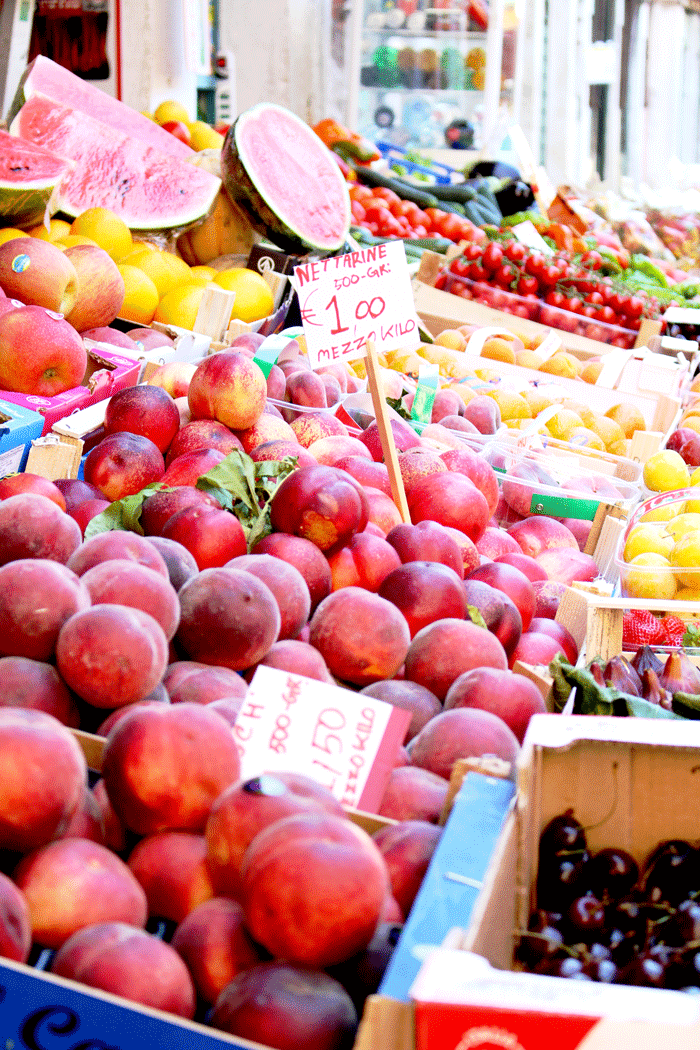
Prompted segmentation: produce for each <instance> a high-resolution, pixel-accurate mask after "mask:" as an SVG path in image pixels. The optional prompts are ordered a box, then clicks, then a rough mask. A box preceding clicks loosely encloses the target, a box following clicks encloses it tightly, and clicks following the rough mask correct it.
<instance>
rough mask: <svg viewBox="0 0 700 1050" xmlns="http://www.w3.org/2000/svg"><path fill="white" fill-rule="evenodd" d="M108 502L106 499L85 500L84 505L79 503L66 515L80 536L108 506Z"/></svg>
mask: <svg viewBox="0 0 700 1050" xmlns="http://www.w3.org/2000/svg"><path fill="white" fill-rule="evenodd" d="M110 502H111V501H110V500H108V499H86V500H85V502H84V503H81V504H80V505H79V506H78V507H74V508H73V509H72V510H70V511H69V512H68V513H69V514H70V516H71V518H73V520H74V521H75V522H77V524H78V527H79V528H80V531H81V533H82V535H83V536H84V535H85V530H86V529H87V527H88V525H89V524H90V522H91V521H92V519H93V518H96V517H97V516H98V514H102V513H103V512H104V511H105V510H107V508H108V507H109V506H110Z"/></svg>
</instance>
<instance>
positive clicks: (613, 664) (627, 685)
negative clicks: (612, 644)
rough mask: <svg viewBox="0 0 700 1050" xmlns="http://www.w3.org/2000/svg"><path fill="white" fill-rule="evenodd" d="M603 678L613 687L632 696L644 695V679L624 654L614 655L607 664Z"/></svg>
mask: <svg viewBox="0 0 700 1050" xmlns="http://www.w3.org/2000/svg"><path fill="white" fill-rule="evenodd" d="M603 678H604V679H605V681H606V682H607V684H608V685H611V686H612V687H613V689H619V691H620V692H621V693H629V694H630V695H631V696H641V695H642V680H641V678H640V677H639V675H638V674H637V672H636V671H635V669H634V667H632V664H631V663H630V662H629V660H627V659H626V657H624V656H613V658H612V660H609V661H608V662H607V664H606V665H605V670H604V671H603Z"/></svg>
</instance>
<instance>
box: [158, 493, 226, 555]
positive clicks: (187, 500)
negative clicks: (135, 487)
mask: <svg viewBox="0 0 700 1050" xmlns="http://www.w3.org/2000/svg"><path fill="white" fill-rule="evenodd" d="M203 503H204V504H206V505H207V506H208V507H216V508H218V509H221V504H220V503H217V501H216V500H215V499H214V497H213V496H210V495H209V493H208V492H204V491H203V489H198V488H195V486H194V485H176V486H174V487H173V488H167V489H160V490H159V491H158V492H154V493H153V494H152V495H151V496H147V497H146V499H145V500H144V501H143V504H142V506H141V516H140V518H139V524H140V525H141V528H142V529H143V531H144V532H145V534H146V536H159V535H160V533H161V531H162V529H163V526H164V525H165V523H166V521H168V519H169V518H172V516H173V514H177V512H178V511H179V510H182V509H183V508H184V507H191V506H194V505H200V504H203ZM174 542H176V541H174ZM181 546H182V544H181Z"/></svg>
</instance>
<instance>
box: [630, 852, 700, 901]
mask: <svg viewBox="0 0 700 1050" xmlns="http://www.w3.org/2000/svg"><path fill="white" fill-rule="evenodd" d="M699 888H700V854H699V853H698V851H697V850H696V849H693V847H692V846H691V845H690V844H689V843H688V842H686V841H685V840H683V839H669V840H667V841H666V842H661V843H659V845H658V846H657V847H656V849H655V850H653V851H652V853H651V854H650V855H649V857H648V858H647V860H646V863H645V865H644V879H643V889H644V892H645V894H646V897H647V899H648V900H649V901H650V902H651V903H652V904H657V903H659V902H661V901H665V902H667V903H668V904H672V905H676V906H677V905H679V904H680V903H681V901H684V900H685V899H686V897H688V896H690V894H691V893H692V892H693V891H694V890H697V889H699Z"/></svg>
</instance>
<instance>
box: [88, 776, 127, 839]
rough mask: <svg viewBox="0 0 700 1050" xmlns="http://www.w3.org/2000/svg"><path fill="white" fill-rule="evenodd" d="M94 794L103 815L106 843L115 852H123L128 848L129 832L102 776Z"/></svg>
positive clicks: (93, 791)
mask: <svg viewBox="0 0 700 1050" xmlns="http://www.w3.org/2000/svg"><path fill="white" fill-rule="evenodd" d="M92 795H93V798H94V799H95V801H96V802H97V805H98V808H99V810H100V814H101V817H102V824H103V827H104V845H105V846H107V847H108V848H109V849H111V850H112V851H113V852H114V853H123V852H124V850H125V849H126V842H127V834H128V833H127V830H126V827H125V826H124V823H123V821H121V820H120V819H119V817H118V816H117V814H116V813H115V812H114V807H113V806H112V803H111V802H110V801H109V796H108V794H107V788H106V787H105V782H104V780H103V779H102V777H100V779H99V780H98V781H97V783H96V784H95V786H94V788H93V789H92Z"/></svg>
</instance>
